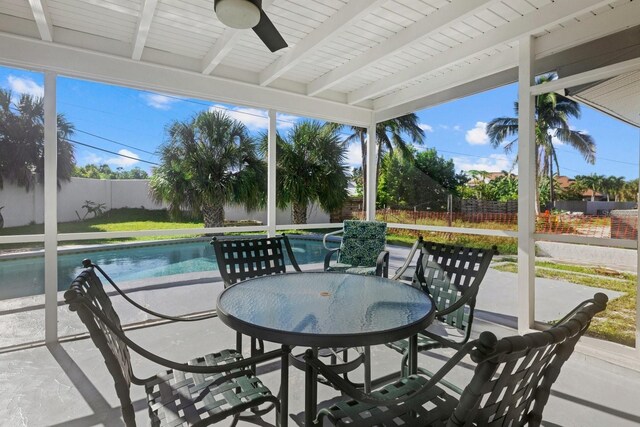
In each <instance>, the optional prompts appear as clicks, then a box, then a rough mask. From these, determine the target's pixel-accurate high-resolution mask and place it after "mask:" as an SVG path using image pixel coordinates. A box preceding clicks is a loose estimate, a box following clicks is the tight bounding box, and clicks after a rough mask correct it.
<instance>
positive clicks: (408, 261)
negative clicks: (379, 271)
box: [391, 236, 424, 280]
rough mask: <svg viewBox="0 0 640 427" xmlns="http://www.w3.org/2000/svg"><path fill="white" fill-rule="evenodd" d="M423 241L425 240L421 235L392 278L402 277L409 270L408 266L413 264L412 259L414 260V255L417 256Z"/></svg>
mask: <svg viewBox="0 0 640 427" xmlns="http://www.w3.org/2000/svg"><path fill="white" fill-rule="evenodd" d="M423 242H424V240H423V238H422V236H419V237H418V240H416V241H415V243H414V244H413V246H411V250H410V251H409V255H407V258H406V259H405V260H404V264H402V267H400V269H398V271H396V274H395V275H394V276H393V277H392V278H391V280H398V279H399V278H400V277H402V275H403V274H404V272H405V271H407V268H409V267H410V266H411V261H413V257H414V256H415V254H416V251H417V250H418V248H420V246H421V245H422V243H423Z"/></svg>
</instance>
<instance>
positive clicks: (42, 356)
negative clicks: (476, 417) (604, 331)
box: [0, 248, 640, 426]
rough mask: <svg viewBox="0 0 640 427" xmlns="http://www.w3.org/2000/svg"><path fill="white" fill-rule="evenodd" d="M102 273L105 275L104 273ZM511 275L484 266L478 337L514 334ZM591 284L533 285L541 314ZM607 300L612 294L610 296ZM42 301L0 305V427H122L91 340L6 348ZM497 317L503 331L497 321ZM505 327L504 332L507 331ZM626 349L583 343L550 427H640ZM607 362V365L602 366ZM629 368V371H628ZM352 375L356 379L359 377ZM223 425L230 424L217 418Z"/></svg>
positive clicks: (174, 342) (211, 279) (164, 328)
mask: <svg viewBox="0 0 640 427" xmlns="http://www.w3.org/2000/svg"><path fill="white" fill-rule="evenodd" d="M391 251H392V259H391V264H392V266H399V265H400V264H401V263H402V261H403V259H404V257H405V256H406V253H407V249H406V248H392V249H391ZM303 268H304V269H305V270H318V269H321V265H320V264H315V265H305V266H304V267H303ZM107 271H108V270H107ZM515 277H516V276H515V275H514V274H512V273H503V272H499V271H496V270H489V272H488V273H487V276H486V277H485V280H484V282H483V285H482V288H481V290H480V294H479V297H478V305H477V309H478V312H477V321H476V323H475V324H474V336H477V335H478V334H479V333H480V332H481V331H483V330H491V331H492V332H494V333H496V335H498V336H506V335H513V334H515V333H516V331H515V330H513V329H512V328H510V327H509V325H511V326H513V322H514V320H515V310H516V296H517V289H516V281H515ZM122 285H123V287H124V288H126V289H127V291H128V292H129V295H131V296H132V297H133V298H134V299H136V300H137V301H138V302H140V303H141V304H143V305H145V306H148V307H152V308H153V309H154V310H157V311H160V312H165V313H168V314H181V313H185V312H197V311H205V310H211V309H212V308H214V307H215V301H216V297H217V295H218V294H219V292H220V291H221V290H222V288H223V286H222V282H221V281H220V278H219V276H218V275H217V273H216V272H207V273H195V274H188V275H180V276H172V277H171V280H170V281H167V280H166V279H163V278H154V279H146V280H138V281H132V282H127V283H123V284H122ZM596 291H597V289H595V288H587V287H583V286H578V285H572V284H570V283H567V282H561V281H555V280H548V279H538V281H537V282H536V293H537V298H538V300H540V301H545V304H538V306H539V308H538V309H537V318H538V319H540V320H554V319H557V318H558V317H559V314H564V313H566V312H567V311H569V309H571V308H573V306H575V305H576V304H577V303H578V302H579V301H582V300H584V299H586V298H588V297H590V296H592V295H593V293H594V292H596ZM607 293H608V294H609V295H610V296H611V297H615V296H616V295H615V293H613V292H609V291H607ZM59 299H60V304H59V310H58V314H59V319H58V320H59V330H60V335H61V336H64V335H74V334H80V333H83V332H85V330H84V326H83V325H81V324H79V321H78V319H77V317H76V315H75V314H72V313H70V312H69V310H68V308H67V307H66V306H65V305H64V303H63V302H62V293H59ZM113 300H114V305H115V307H116V310H117V311H118V313H119V314H120V316H121V319H122V322H123V323H124V324H127V323H138V322H145V321H147V320H148V319H147V316H142V315H140V313H139V312H138V311H137V310H135V309H133V310H132V307H130V306H129V305H128V304H127V303H124V302H123V301H121V298H119V297H118V298H113ZM42 304H43V300H42V297H41V296H38V297H28V298H20V299H16V300H11V301H3V302H0V319H2V321H1V322H0V336H2V345H1V347H2V348H0V366H2V370H1V371H0V396H2V397H1V398H0V419H2V420H3V424H4V425H12V426H14V425H16V426H18V425H25V426H44V425H47V426H58V425H60V426H62V425H64V426H91V425H107V426H120V425H122V420H121V418H120V409H119V403H118V400H117V398H116V396H115V391H114V388H113V382H112V380H111V378H110V376H109V374H108V372H107V371H106V369H105V367H104V363H103V362H102V361H101V358H100V357H99V356H98V353H97V350H96V349H95V347H94V346H93V344H92V342H91V341H90V340H88V339H78V340H72V341H68V342H62V343H60V344H54V345H50V346H44V345H35V346H32V347H30V348H20V347H14V348H10V347H11V346H14V345H18V344H21V343H24V342H26V341H28V340H34V339H37V338H38V336H39V335H42V333H43V332H42V325H43V317H44V315H43V311H44V310H43V305H42ZM495 321H498V322H500V323H502V325H500V324H497V323H495ZM505 325H507V326H505ZM127 334H128V335H129V336H130V337H131V338H133V339H134V341H136V342H138V343H140V344H142V345H143V346H144V347H146V348H149V349H150V350H152V351H154V352H156V353H159V354H162V355H163V356H167V357H169V358H171V359H173V360H178V361H184V360H188V359H189V358H191V357H193V356H196V355H201V354H205V353H207V352H211V351H214V350H219V349H222V348H232V347H233V346H234V342H235V341H234V340H235V333H234V332H233V331H232V330H230V329H228V328H227V327H225V326H224V325H223V324H222V323H221V322H220V321H219V320H218V319H211V320H205V321H202V323H201V322H197V323H196V324H193V323H192V324H188V325H185V324H176V323H169V324H162V325H156V326H152V327H143V328H139V329H133V330H131V331H129V332H128V333H127ZM603 345H604V347H606V348H607V349H609V350H610V349H611V348H614V349H618V350H619V354H620V355H621V356H620V358H619V359H618V358H612V357H611V355H610V354H608V355H607V356H606V358H607V359H603V357H602V356H601V354H602V353H601V352H602V349H603ZM629 351H630V350H629V349H628V348H626V347H623V346H617V347H616V345H615V344H610V343H604V344H603V343H602V342H601V341H599V340H595V339H589V338H583V339H582V340H581V343H580V344H579V347H578V349H577V351H576V353H575V354H574V355H573V356H572V358H571V359H570V360H569V362H568V363H567V364H566V365H565V367H564V369H563V371H562V374H561V375H560V379H559V381H558V382H557V383H556V385H554V387H553V391H552V395H551V399H550V401H549V404H548V406H547V408H546V409H545V422H544V423H543V425H546V426H627V425H629V426H631V425H638V424H640V407H639V406H638V405H637V402H638V400H639V399H640V365H639V364H638V363H637V362H635V361H633V360H632V359H627V358H626V357H623V356H622V355H624V354H628V353H629ZM450 354H451V352H447V351H444V352H434V353H430V354H429V355H427V354H424V355H421V356H420V364H421V365H423V366H429V367H430V369H437V367H438V366H440V365H441V364H442V363H443V359H445V358H446V357H448V356H450ZM372 357H373V372H374V375H375V376H378V375H384V374H386V373H389V372H394V371H395V370H397V368H398V365H399V356H398V354H397V353H395V352H393V351H391V350H389V349H387V348H386V347H384V346H379V347H375V348H373V350H372ZM608 359H611V360H608ZM472 366H473V364H472V362H471V361H470V360H465V363H463V364H461V366H460V367H459V368H456V370H454V371H453V372H452V373H451V376H450V377H449V379H450V380H451V381H452V382H454V383H456V384H461V385H462V384H465V383H466V382H467V381H468V379H469V378H470V375H471V373H472V371H471V368H472ZM630 368H633V369H630ZM134 370H136V371H138V375H140V376H145V375H147V374H152V373H155V371H157V367H155V366H153V364H152V363H150V362H148V361H146V360H144V359H142V358H141V357H135V356H134ZM290 372H291V381H290V384H291V385H290V387H291V390H292V392H291V393H290V411H289V412H290V420H291V422H290V425H292V426H297V425H303V423H302V411H303V408H304V406H303V405H304V403H303V396H302V393H300V392H294V391H296V390H303V388H304V375H303V373H302V372H301V371H297V370H296V369H294V368H291V370H290ZM260 375H261V377H262V378H264V381H265V382H266V383H267V385H268V386H269V387H270V388H271V389H272V390H277V389H278V387H279V372H278V366H277V364H276V363H273V364H268V365H265V366H264V367H262V368H261V370H260ZM356 378H357V377H356ZM336 398H337V394H336V392H335V391H334V390H332V389H330V388H328V387H320V391H319V400H320V401H321V402H324V404H327V402H330V401H331V400H333V399H336ZM132 399H133V400H134V406H135V408H136V417H137V422H138V424H139V425H146V424H148V417H147V413H146V404H145V400H144V391H143V390H142V388H141V387H137V386H132ZM220 425H229V423H228V422H221V423H220ZM238 425H240V426H255V425H259V426H272V425H274V414H273V413H270V414H267V415H265V416H264V417H263V420H262V421H257V422H249V421H241V422H240V423H239V424H238Z"/></svg>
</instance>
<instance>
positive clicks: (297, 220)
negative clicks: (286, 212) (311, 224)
mask: <svg viewBox="0 0 640 427" xmlns="http://www.w3.org/2000/svg"><path fill="white" fill-rule="evenodd" d="M291 222H293V223H294V224H306V223H307V206H306V205H304V206H303V205H300V204H298V203H293V205H292V206H291Z"/></svg>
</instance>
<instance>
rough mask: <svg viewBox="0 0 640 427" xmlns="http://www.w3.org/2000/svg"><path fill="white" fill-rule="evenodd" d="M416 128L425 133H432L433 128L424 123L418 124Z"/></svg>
mask: <svg viewBox="0 0 640 427" xmlns="http://www.w3.org/2000/svg"><path fill="white" fill-rule="evenodd" d="M418 127H419V128H420V129H422V130H423V131H425V132H433V126H431V125H428V124H426V123H420V124H419V125H418Z"/></svg>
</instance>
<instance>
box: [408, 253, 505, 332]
mask: <svg viewBox="0 0 640 427" xmlns="http://www.w3.org/2000/svg"><path fill="white" fill-rule="evenodd" d="M495 253H496V248H495V246H494V247H493V248H491V249H477V248H466V247H462V246H452V245H445V244H441V243H433V242H424V243H423V245H422V250H421V253H420V257H419V258H418V268H416V274H415V277H414V285H415V286H420V288H421V289H422V290H424V291H425V292H428V293H429V294H430V295H431V297H432V298H433V301H434V302H435V304H436V310H437V311H436V317H437V318H438V319H439V320H440V321H442V322H445V323H447V324H449V325H451V326H454V327H456V328H458V329H460V330H463V331H467V332H469V329H470V328H469V325H470V324H471V322H472V321H473V310H474V308H475V304H476V295H477V294H478V289H479V287H480V284H481V283H482V279H483V278H484V275H485V273H486V272H487V269H488V268H489V264H490V263H491V259H492V258H493V255H494V254H495ZM463 299H464V300H466V301H465V303H464V304H462V305H461V306H460V307H459V308H458V309H457V310H455V311H453V312H451V313H448V314H440V315H439V314H438V312H442V311H444V310H448V309H449V307H451V306H453V305H454V304H456V303H458V301H460V300H463ZM468 335H469V334H468V333H467V339H468Z"/></svg>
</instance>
